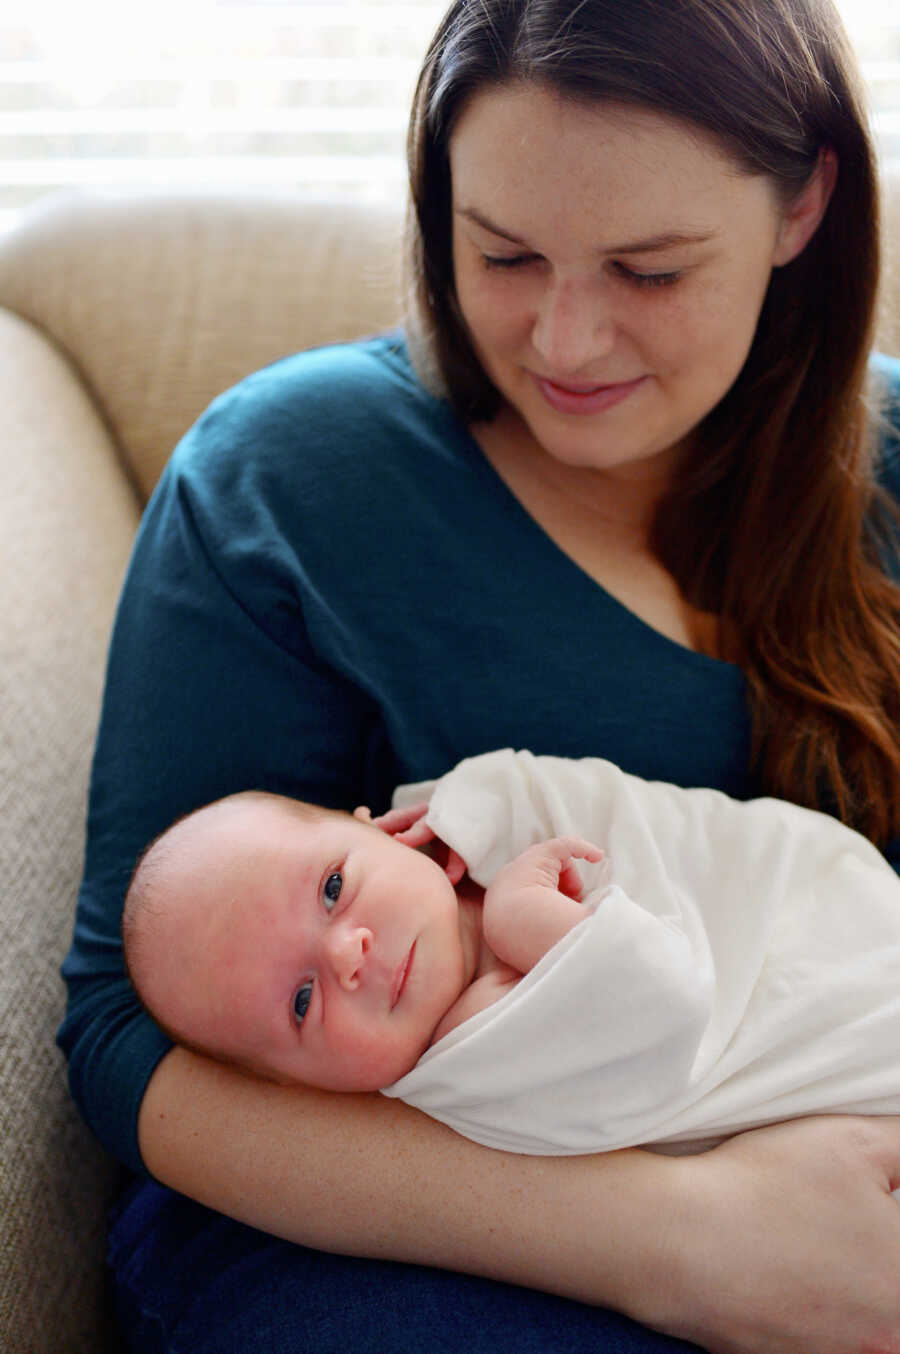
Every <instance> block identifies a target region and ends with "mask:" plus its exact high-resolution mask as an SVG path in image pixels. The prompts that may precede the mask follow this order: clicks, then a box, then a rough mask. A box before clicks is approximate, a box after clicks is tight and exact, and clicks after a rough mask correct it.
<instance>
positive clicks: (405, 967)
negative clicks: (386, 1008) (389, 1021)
mask: <svg viewBox="0 0 900 1354" xmlns="http://www.w3.org/2000/svg"><path fill="white" fill-rule="evenodd" d="M415 952H416V942H415V941H413V943H412V945H410V947H409V951H408V953H407V955H406V958H405V959H404V960H403V963H402V964H401V965H400V967H399V968H398V969H397V972H396V974H395V975H394V981H393V984H392V985H391V1010H392V1011H393V1009H394V1007H395V1006H396V1005H397V1002H398V1001H399V1000H400V998H401V997H402V995H403V989H404V988H405V986H406V980H407V978H408V977H409V971H410V969H411V968H412V962H413V955H414V954H415Z"/></svg>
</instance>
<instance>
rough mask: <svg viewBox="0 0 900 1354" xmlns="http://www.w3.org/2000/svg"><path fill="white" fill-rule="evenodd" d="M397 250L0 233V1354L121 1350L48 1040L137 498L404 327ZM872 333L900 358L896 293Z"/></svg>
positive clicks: (288, 200) (280, 205)
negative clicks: (223, 432)
mask: <svg viewBox="0 0 900 1354" xmlns="http://www.w3.org/2000/svg"><path fill="white" fill-rule="evenodd" d="M895 197H897V198H898V199H900V191H898V192H896V193H895ZM891 234H892V235H893V236H894V238H897V237H900V200H898V202H897V204H896V209H895V221H894V224H893V225H892V227H891ZM399 236H400V213H399V211H393V210H388V209H374V208H356V209H351V208H348V207H346V206H339V207H336V206H329V205H328V204H324V203H318V204H317V203H312V202H308V201H303V200H301V199H298V198H295V197H292V196H288V195H281V196H276V195H271V196H260V195H248V194H241V193H238V192H234V193H228V194H221V193H216V194H210V193H195V194H190V195H185V194H181V195H177V196H173V195H169V194H161V193H157V194H144V195H133V194H132V195H129V196H107V195H100V194H83V195H79V194H71V195H62V196H58V197H53V198H50V199H47V200H46V201H45V202H43V203H39V204H38V206H37V207H36V208H35V209H34V210H33V211H32V212H31V213H30V214H29V215H28V216H27V217H26V219H25V220H24V222H23V224H22V226H21V227H20V228H19V229H18V230H16V231H15V233H14V234H12V235H11V236H9V237H8V238H6V239H2V240H0V549H2V567H0V617H2V625H0V805H2V810H0V1022H2V1023H0V1142H2V1158H0V1348H2V1349H3V1350H9V1351H10V1354H98V1352H99V1351H103V1350H107V1349H109V1350H112V1349H115V1348H116V1341H115V1335H114V1333H113V1331H112V1330H111V1329H110V1326H109V1323H108V1322H107V1320H106V1319H105V1316H104V1299H103V1259H102V1256H103V1244H102V1234H103V1209H104V1204H105V1202H106V1200H107V1199H108V1198H109V1197H110V1195H111V1193H112V1192H113V1191H114V1189H115V1184H116V1169H115V1167H114V1166H113V1164H112V1163H111V1162H110V1161H109V1160H108V1159H107V1158H106V1157H105V1156H104V1154H103V1153H102V1152H101V1151H100V1149H99V1148H98V1147H97V1146H96V1145H95V1143H94V1142H93V1140H92V1138H91V1136H90V1134H89V1133H88V1132H87V1130H86V1129H85V1128H84V1127H83V1125H82V1124H81V1122H80V1120H79V1118H78V1116H77V1114H76V1112H75V1111H74V1109H73V1108H72V1106H71V1105H70V1103H69V1101H68V1099H67V1094H66V1089H65V1078H64V1069H63V1063H62V1059H61V1057H60V1056H59V1054H58V1053H57V1051H56V1049H55V1047H54V1042H53V1037H54V1031H55V1028H56V1025H57V1022H58V1019H59V1016H60V1013H61V1011H62V1004H63V992H62V986H61V983H60V981H59V978H58V966H59V963H60V961H61V959H62V957H63V954H64V953H65V950H66V948H67V944H68V937H69V931H70V926H71V917H72V907H73V902H74V898H75V893H76V888H77V883H78V877H79V872H80V866H81V852H82V831H83V815H84V803H85V788H86V783H87V776H88V763H89V757H90V750H91V743H92V737H93V732H94V726H95V721H96V716H97V710H98V703H99V697H100V687H101V680H102V667H103V659H104V651H105V645H106V638H107V633H108V630H109V625H110V620H111V616H112V611H113V607H114V604H115V599H116V594H117V591H118V587H119V583H120V580H121V576H122V572H123V569H124V567H125V563H126V559H127V556H128V552H129V547H130V544H131V539H132V536H133V533H134V529H135V526H136V523H137V521H138V516H139V514H140V511H141V507H142V505H143V503H144V502H145V501H146V497H147V495H148V493H149V491H150V489H151V488H152V486H153V484H154V483H155V481H156V478H157V476H158V474H159V472H160V469H161V467H162V465H163V464H164V462H165V460H166V457H167V456H168V454H169V452H170V450H171V448H172V446H173V445H174V443H175V442H176V440H177V439H178V437H179V436H180V434H181V433H182V432H183V431H184V430H185V429H186V428H187V427H188V426H189V424H190V423H191V422H192V421H193V419H194V418H195V416H196V415H197V414H198V413H199V412H200V411H201V409H202V408H203V407H204V406H205V405H206V404H207V403H208V401H209V400H210V399H211V398H212V397H213V396H214V395H215V394H216V393H217V392H219V391H220V390H222V389H224V388H225V387H226V386H228V385H230V384H231V383H232V382H234V381H235V380H237V379H238V378H239V377H241V376H242V375H244V374H245V373H246V372H249V371H251V370H252V369H253V368H255V367H258V366H261V365H262V364H264V363H266V362H269V361H271V360H273V359H275V358H277V357H279V356H281V355H282V354H284V353H287V352H290V351H293V350H295V349H298V348H302V347H305V346H310V345H313V344H316V343H320V342H325V341H329V340H333V339H338V338H342V337H351V336H354V335H357V334H361V333H366V332H370V331H372V330H375V329H377V328H379V327H383V326H385V325H389V324H391V323H393V322H394V321H395V320H396V319H397V318H398V311H399V307H398V301H397V298H398V296H399V282H398V277H399V248H398V241H399ZM824 284H825V285H827V280H825V283H824ZM891 317H893V322H894V327H893V329H891V328H889V327H888V326H889V323H890V320H891ZM881 342H882V346H883V347H885V348H886V349H887V350H888V351H892V352H895V353H900V278H892V280H891V289H890V292H889V299H888V304H887V306H886V322H885V327H884V328H883V331H882V340H881Z"/></svg>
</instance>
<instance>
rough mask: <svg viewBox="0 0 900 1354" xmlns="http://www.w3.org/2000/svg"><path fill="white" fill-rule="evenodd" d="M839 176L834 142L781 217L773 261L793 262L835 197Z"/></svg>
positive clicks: (812, 234) (827, 148) (824, 149)
mask: <svg viewBox="0 0 900 1354" xmlns="http://www.w3.org/2000/svg"><path fill="white" fill-rule="evenodd" d="M837 176H838V158H837V155H836V154H835V152H834V151H833V150H832V149H831V147H830V146H825V147H824V148H823V149H822V150H821V151H820V152H819V159H818V163H817V164H816V167H815V169H814V170H813V172H812V174H811V175H810V177H809V180H808V181H807V183H806V185H805V186H804V188H803V189H802V190H801V192H800V193H798V195H797V196H796V197H795V198H794V199H793V201H792V202H790V203H789V204H788V206H787V207H786V209H785V212H784V216H783V217H782V220H781V228H780V230H779V232H778V239H777V241H776V244H775V254H774V257H773V259H772V263H773V265H774V266H775V267H776V268H780V267H781V266H782V265H783V264H785V263H790V262H791V261H792V260H793V259H795V258H796V257H797V256H798V254H802V253H803V250H804V249H805V248H806V246H807V245H808V244H809V242H810V240H811V239H812V237H813V236H814V235H815V233H816V231H817V229H818V227H819V224H820V222H821V220H822V217H823V216H824V215H825V211H826V209H827V207H828V203H829V202H830V200H831V194H832V192H833V191H834V185H835V183H836V182H837Z"/></svg>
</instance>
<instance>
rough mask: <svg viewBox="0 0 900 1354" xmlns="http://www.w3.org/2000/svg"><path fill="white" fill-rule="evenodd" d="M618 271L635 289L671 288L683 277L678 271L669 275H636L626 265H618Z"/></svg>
mask: <svg viewBox="0 0 900 1354" xmlns="http://www.w3.org/2000/svg"><path fill="white" fill-rule="evenodd" d="M616 270H617V272H618V274H619V276H620V277H622V278H624V279H625V281H626V282H630V283H631V284H632V286H635V287H671V286H672V285H673V284H674V283H675V282H677V281H678V280H679V278H680V277H681V273H680V271H679V270H677V269H676V270H674V271H672V272H669V273H636V272H635V271H634V269H633V268H626V267H625V264H624V263H617V264H616Z"/></svg>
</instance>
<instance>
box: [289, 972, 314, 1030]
mask: <svg viewBox="0 0 900 1354" xmlns="http://www.w3.org/2000/svg"><path fill="white" fill-rule="evenodd" d="M312 990H313V985H312V983H311V982H309V983H303V985H302V986H301V987H299V988H298V989H297V994H296V996H295V997H294V1019H295V1020H296V1022H297V1024H298V1025H302V1024H303V1017H304V1016H305V1015H306V1012H307V1011H308V1010H309V1003H310V1002H311V1001H312Z"/></svg>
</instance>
